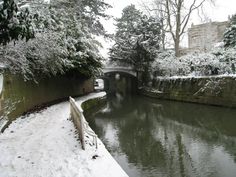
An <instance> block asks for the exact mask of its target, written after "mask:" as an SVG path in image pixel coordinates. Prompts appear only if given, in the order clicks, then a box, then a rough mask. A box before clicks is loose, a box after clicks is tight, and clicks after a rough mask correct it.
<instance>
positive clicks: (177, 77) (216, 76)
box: [156, 74, 236, 80]
mask: <svg viewBox="0 0 236 177" xmlns="http://www.w3.org/2000/svg"><path fill="white" fill-rule="evenodd" d="M225 77H231V78H236V74H221V75H212V76H194V75H188V76H157V77H156V79H160V80H162V79H163V80H175V79H191V78H198V79H201V78H225Z"/></svg>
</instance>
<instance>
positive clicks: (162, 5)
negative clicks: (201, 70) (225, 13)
mask: <svg viewBox="0 0 236 177" xmlns="http://www.w3.org/2000/svg"><path fill="white" fill-rule="evenodd" d="M206 2H211V3H213V2H214V0H153V4H152V7H151V8H150V7H148V5H145V3H143V6H144V7H145V10H146V11H149V12H151V11H154V12H156V13H157V14H158V17H159V18H160V20H162V24H163V26H164V28H163V37H164V38H163V44H164V41H165V36H166V35H165V33H170V35H171V37H172V39H173V41H174V48H175V55H176V56H177V57H178V56H180V41H181V39H182V37H183V35H184V33H185V32H186V28H187V25H188V23H189V21H190V17H191V16H192V14H193V12H194V11H198V10H201V11H202V8H203V5H204V4H205V3H206Z"/></svg>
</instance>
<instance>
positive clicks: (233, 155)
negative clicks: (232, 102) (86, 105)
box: [88, 95, 236, 177]
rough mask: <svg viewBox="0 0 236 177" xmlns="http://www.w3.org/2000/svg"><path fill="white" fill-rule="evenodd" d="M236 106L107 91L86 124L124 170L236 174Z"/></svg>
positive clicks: (139, 173) (155, 173)
mask: <svg viewBox="0 0 236 177" xmlns="http://www.w3.org/2000/svg"><path fill="white" fill-rule="evenodd" d="M235 115H236V110H231V109H227V108H219V107H211V106H203V105H195V104H188V103H179V102H170V101H159V100H154V99H149V98H146V97H141V96H135V97H134V96H133V97H132V96H130V97H125V98H124V97H122V99H121V97H120V95H118V96H115V97H109V98H108V103H107V105H106V107H104V109H102V110H101V111H99V112H97V113H94V114H93V115H91V116H90V117H88V120H89V122H90V126H91V127H92V128H93V129H94V130H95V131H96V133H97V134H98V136H99V137H100V138H101V139H102V141H103V142H104V143H105V144H106V146H107V148H108V149H109V151H110V152H111V153H112V155H113V156H114V157H115V159H116V160H117V161H118V163H120V165H121V166H122V167H123V168H124V170H125V171H126V172H127V173H128V175H129V176H135V177H137V176H142V177H143V176H148V177H152V176H155V177H156V176H181V177H184V176H194V177H195V176H209V177H210V176H214V177H221V176H225V177H231V176H232V177H233V176H235V174H236V129H235V125H236V116H235Z"/></svg>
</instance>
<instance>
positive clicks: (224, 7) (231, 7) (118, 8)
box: [105, 0, 236, 31]
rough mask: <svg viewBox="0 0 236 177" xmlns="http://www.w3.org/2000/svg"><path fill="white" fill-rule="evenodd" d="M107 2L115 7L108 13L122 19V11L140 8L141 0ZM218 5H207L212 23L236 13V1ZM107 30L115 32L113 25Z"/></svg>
mask: <svg viewBox="0 0 236 177" xmlns="http://www.w3.org/2000/svg"><path fill="white" fill-rule="evenodd" d="M142 1H143V2H148V1H151V0H142ZM105 2H107V3H109V4H111V5H112V6H113V8H112V9H109V10H108V13H109V14H111V15H113V16H115V17H120V16H121V12H122V9H123V8H124V7H126V6H127V5H129V4H135V5H136V6H137V8H139V5H140V2H141V0H105ZM215 3H216V5H215V6H212V5H207V7H206V8H205V9H206V14H207V16H208V17H209V18H210V19H211V20H212V21H225V20H227V19H228V16H229V15H232V14H234V13H236V0H216V1H215ZM191 22H193V23H194V24H199V23H201V20H200V18H198V17H197V15H194V16H193V17H192V21H191ZM105 26H107V30H108V31H113V30H114V26H113V24H109V23H106V25H105Z"/></svg>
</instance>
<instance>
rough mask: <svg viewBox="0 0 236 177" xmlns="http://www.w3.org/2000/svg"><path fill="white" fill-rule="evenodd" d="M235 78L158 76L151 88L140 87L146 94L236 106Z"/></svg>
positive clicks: (178, 99)
mask: <svg viewBox="0 0 236 177" xmlns="http://www.w3.org/2000/svg"><path fill="white" fill-rule="evenodd" d="M235 88H236V78H233V77H202V78H178V79H175V78H169V79H168V78H166V79H163V78H159V79H157V80H156V81H155V82H154V83H153V87H152V88H142V89H141V90H140V92H141V93H142V94H144V95H146V96H151V97H155V98H160V99H169V100H177V101H185V102H193V103H202V104H209V105H217V106H227V107H236V89H235Z"/></svg>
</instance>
